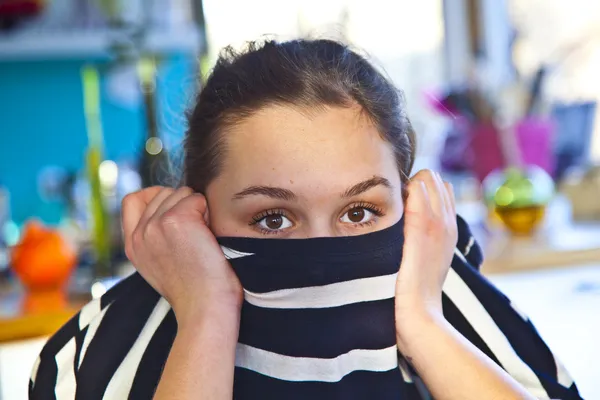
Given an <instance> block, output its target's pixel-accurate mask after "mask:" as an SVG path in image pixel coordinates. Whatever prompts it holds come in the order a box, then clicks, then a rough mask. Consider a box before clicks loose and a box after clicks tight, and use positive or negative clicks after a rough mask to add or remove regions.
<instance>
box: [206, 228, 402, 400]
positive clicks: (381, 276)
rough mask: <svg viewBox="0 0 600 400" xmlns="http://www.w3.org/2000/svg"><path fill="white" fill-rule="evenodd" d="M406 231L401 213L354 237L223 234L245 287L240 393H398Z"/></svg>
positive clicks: (237, 389) (237, 383)
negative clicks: (398, 311)
mask: <svg viewBox="0 0 600 400" xmlns="http://www.w3.org/2000/svg"><path fill="white" fill-rule="evenodd" d="M403 239H404V236H403V223H402V221H400V222H398V223H396V224H395V225H393V226H391V227H389V228H387V229H384V230H381V231H377V232H373V233H369V234H365V235H359V236H349V237H326V238H310V239H258V238H239V237H229V238H218V241H219V244H220V245H221V247H222V249H223V252H224V254H225V256H226V257H227V258H228V259H229V262H230V263H231V265H232V267H233V269H234V270H235V272H236V274H237V275H238V277H239V279H240V282H241V284H242V286H243V288H244V304H243V307H242V314H241V324H240V333H239V339H238V345H237V349H236V362H235V365H236V369H235V384H234V394H235V398H236V399H245V398H256V397H254V396H255V395H256V393H261V392H262V393H280V394H281V398H292V397H293V398H304V399H312V398H329V399H331V398H340V399H343V398H357V397H355V396H357V394H358V393H364V395H365V398H366V396H367V395H369V397H373V396H375V397H374V398H378V399H388V398H389V399H397V398H398V395H399V393H401V392H402V383H403V376H402V372H401V369H400V368H399V357H398V351H397V347H396V331H395V320H394V295H395V285H396V276H397V273H398V269H399V266H400V261H401V258H402V246H403V241H404V240H403ZM324 391H326V393H327V396H325V397H323V395H324Z"/></svg>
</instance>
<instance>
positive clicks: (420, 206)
mask: <svg viewBox="0 0 600 400" xmlns="http://www.w3.org/2000/svg"><path fill="white" fill-rule="evenodd" d="M406 210H407V211H408V213H409V214H415V215H426V216H428V217H431V216H433V215H434V213H433V209H432V208H431V201H430V198H429V192H428V190H427V185H426V184H425V182H423V181H422V180H420V179H414V180H412V181H411V182H410V183H409V185H408V198H407V200H406Z"/></svg>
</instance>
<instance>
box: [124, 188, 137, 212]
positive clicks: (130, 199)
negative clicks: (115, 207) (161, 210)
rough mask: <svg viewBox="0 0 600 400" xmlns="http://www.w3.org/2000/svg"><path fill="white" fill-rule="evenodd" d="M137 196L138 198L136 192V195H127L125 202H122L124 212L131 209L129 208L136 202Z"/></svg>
mask: <svg viewBox="0 0 600 400" xmlns="http://www.w3.org/2000/svg"><path fill="white" fill-rule="evenodd" d="M135 196H136V193H135V192H134V193H128V194H127V195H125V197H123V200H121V208H122V209H123V211H124V212H125V210H126V209H129V206H130V205H131V204H132V203H133V202H134V200H135Z"/></svg>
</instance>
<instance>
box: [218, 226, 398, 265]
mask: <svg viewBox="0 0 600 400" xmlns="http://www.w3.org/2000/svg"><path fill="white" fill-rule="evenodd" d="M403 237H404V221H403V220H400V221H398V222H397V223H395V224H394V225H392V226H390V227H389V228H386V229H382V230H379V231H376V232H371V233H367V234H364V235H360V236H336V237H313V238H308V239H271V238H269V239H262V238H260V239H259V238H248V237H219V238H217V241H218V242H219V244H221V245H223V246H225V247H229V248H231V249H234V250H237V251H241V252H244V253H254V254H257V255H258V256H259V257H260V256H261V255H265V257H266V258H279V256H282V257H283V258H284V259H288V258H290V255H294V256H297V257H300V258H303V259H304V263H306V261H307V260H311V261H313V260H314V259H315V258H316V259H319V258H321V257H322V256H323V255H324V254H326V255H327V257H332V256H340V257H354V256H362V255H364V254H373V253H376V252H378V251H379V250H381V249H386V248H389V247H395V246H394V245H395V244H397V243H399V244H402V243H401V241H402V239H403ZM348 249H352V251H351V252H349V251H348Z"/></svg>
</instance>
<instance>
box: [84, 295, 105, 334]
mask: <svg viewBox="0 0 600 400" xmlns="http://www.w3.org/2000/svg"><path fill="white" fill-rule="evenodd" d="M100 311H101V310H100V299H94V300H92V301H90V302H89V303H87V304H86V305H85V306H83V308H82V309H81V311H79V329H80V330H83V329H84V328H85V327H86V326H88V325H89V323H90V322H92V320H93V319H94V317H95V316H96V315H98V313H100Z"/></svg>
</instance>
